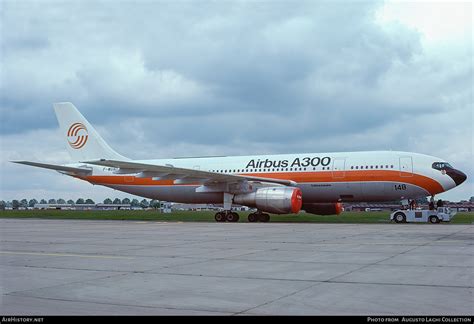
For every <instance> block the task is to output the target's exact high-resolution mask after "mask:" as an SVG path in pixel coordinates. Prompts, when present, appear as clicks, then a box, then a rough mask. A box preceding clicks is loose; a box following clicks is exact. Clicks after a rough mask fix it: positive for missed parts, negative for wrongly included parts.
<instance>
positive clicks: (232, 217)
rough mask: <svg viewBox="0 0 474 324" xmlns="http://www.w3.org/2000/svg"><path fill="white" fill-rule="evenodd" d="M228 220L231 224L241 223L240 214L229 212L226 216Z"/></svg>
mask: <svg viewBox="0 0 474 324" xmlns="http://www.w3.org/2000/svg"><path fill="white" fill-rule="evenodd" d="M226 220H227V221H228V222H231V223H236V222H238V221H239V214H237V213H233V212H229V213H227V215H226Z"/></svg>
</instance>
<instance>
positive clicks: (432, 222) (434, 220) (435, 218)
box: [428, 216, 440, 224]
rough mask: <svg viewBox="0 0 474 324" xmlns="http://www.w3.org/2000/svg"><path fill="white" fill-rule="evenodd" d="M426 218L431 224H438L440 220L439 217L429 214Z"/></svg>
mask: <svg viewBox="0 0 474 324" xmlns="http://www.w3.org/2000/svg"><path fill="white" fill-rule="evenodd" d="M428 220H429V221H430V223H431V224H438V223H439V222H440V221H439V218H438V217H436V216H430V218H428Z"/></svg>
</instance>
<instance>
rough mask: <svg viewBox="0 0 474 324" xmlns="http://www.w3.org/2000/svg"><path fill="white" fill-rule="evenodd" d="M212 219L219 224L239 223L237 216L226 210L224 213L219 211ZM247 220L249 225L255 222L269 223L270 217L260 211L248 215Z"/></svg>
mask: <svg viewBox="0 0 474 324" xmlns="http://www.w3.org/2000/svg"><path fill="white" fill-rule="evenodd" d="M214 219H215V220H216V222H220V223H222V222H229V223H236V222H238V221H239V214H237V213H234V212H232V211H229V210H226V211H221V212H218V213H216V215H215V216H214ZM248 220H249V223H256V222H262V223H268V222H269V221H270V215H268V214H265V213H262V212H261V211H258V212H256V213H251V214H249V217H248Z"/></svg>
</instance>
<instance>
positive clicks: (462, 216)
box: [0, 210, 474, 224]
mask: <svg viewBox="0 0 474 324" xmlns="http://www.w3.org/2000/svg"><path fill="white" fill-rule="evenodd" d="M248 214H249V212H240V213H239V215H240V222H247V216H248ZM389 215H390V213H389V212H344V213H342V214H341V215H338V216H334V215H333V216H317V215H311V214H305V213H301V214H299V215H271V216H272V217H271V220H270V221H271V222H292V223H301V222H306V223H364V224H370V223H373V224H381V223H390V221H389ZM0 218H44V219H97V220H147V221H175V222H178V221H179V222H214V212H210V211H175V212H173V213H171V214H160V213H159V212H158V211H153V210H109V211H99V210H86V211H79V210H6V211H0ZM473 222H474V213H458V214H457V215H456V216H455V217H454V218H453V220H452V221H451V223H450V224H472V223H473Z"/></svg>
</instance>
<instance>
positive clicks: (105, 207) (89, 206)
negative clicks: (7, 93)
mask: <svg viewBox="0 0 474 324" xmlns="http://www.w3.org/2000/svg"><path fill="white" fill-rule="evenodd" d="M130 208H131V205H130V204H35V207H34V209H58V210H118V209H122V210H129V209H130Z"/></svg>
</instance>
